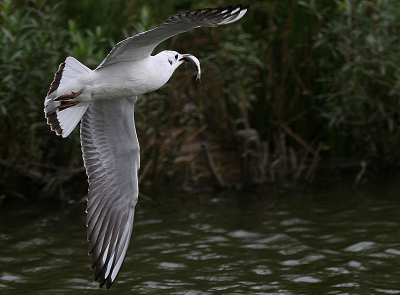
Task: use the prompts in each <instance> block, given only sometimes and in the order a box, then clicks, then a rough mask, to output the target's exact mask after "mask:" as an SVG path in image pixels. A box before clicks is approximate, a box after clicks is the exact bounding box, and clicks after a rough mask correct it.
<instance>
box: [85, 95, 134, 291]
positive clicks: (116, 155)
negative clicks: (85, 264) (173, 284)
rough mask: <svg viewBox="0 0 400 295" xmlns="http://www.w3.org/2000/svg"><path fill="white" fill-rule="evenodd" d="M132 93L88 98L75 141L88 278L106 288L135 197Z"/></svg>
mask: <svg viewBox="0 0 400 295" xmlns="http://www.w3.org/2000/svg"><path fill="white" fill-rule="evenodd" d="M135 101H136V98H134V99H131V98H129V99H125V98H124V99H106V100H97V101H93V102H91V103H90V105H89V107H88V110H87V111H86V113H85V115H84V116H83V118H82V123H81V144H82V154H83V160H84V164H85V167H86V173H87V175H88V182H89V196H88V202H87V209H86V212H87V218H86V226H87V228H88V229H87V239H88V241H89V255H90V254H91V255H92V263H91V268H92V269H93V268H95V274H94V280H95V281H97V280H98V281H99V286H100V287H102V286H103V285H104V284H106V288H107V289H108V288H109V287H110V286H111V285H112V283H113V282H114V280H115V278H116V276H117V274H118V272H119V269H120V268H121V265H122V263H123V261H124V258H125V254H126V251H127V249H128V245H129V242H130V237H131V233H132V227H133V217H134V212H135V205H136V202H137V199H138V192H139V190H138V178H137V173H138V170H139V165H140V164H139V161H140V153H139V142H138V140H137V136H136V130H135V124H134V119H133V107H134V103H135Z"/></svg>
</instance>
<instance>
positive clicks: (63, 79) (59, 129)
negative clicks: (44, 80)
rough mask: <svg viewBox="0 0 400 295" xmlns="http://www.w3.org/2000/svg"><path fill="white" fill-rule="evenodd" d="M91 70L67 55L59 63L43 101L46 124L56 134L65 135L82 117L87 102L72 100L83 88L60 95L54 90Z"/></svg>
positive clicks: (87, 104)
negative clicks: (63, 60)
mask: <svg viewBox="0 0 400 295" xmlns="http://www.w3.org/2000/svg"><path fill="white" fill-rule="evenodd" d="M91 71H92V70H91V69H89V68H88V67H86V66H85V65H84V64H82V63H80V62H79V61H78V60H77V59H75V58H73V57H71V56H68V57H67V58H66V60H65V62H63V63H62V64H60V66H59V68H58V71H57V72H56V74H55V75H54V80H53V82H52V83H51V85H50V90H49V92H48V93H47V96H46V99H45V101H44V113H45V115H46V118H47V124H49V125H50V127H51V130H53V131H55V132H56V133H57V135H61V136H62V137H67V136H68V135H69V134H70V133H71V132H72V130H74V128H75V127H76V125H78V123H79V121H80V120H81V119H82V116H83V115H84V114H85V112H86V109H87V108H88V106H89V103H85V104H82V103H79V102H78V101H73V100H72V99H74V98H76V97H77V96H79V95H80V94H81V93H82V91H83V89H82V90H80V91H77V92H73V91H72V92H70V93H62V94H60V95H59V94H58V93H57V92H55V91H56V90H57V89H58V88H59V87H60V86H62V85H64V84H65V83H67V82H68V81H70V80H72V79H74V78H76V77H78V76H80V75H83V74H87V73H90V72H91ZM51 94H53V95H51ZM54 94H56V95H54ZM50 97H51V98H50Z"/></svg>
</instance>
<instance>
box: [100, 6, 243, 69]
mask: <svg viewBox="0 0 400 295" xmlns="http://www.w3.org/2000/svg"><path fill="white" fill-rule="evenodd" d="M247 9H248V5H246V6H242V5H236V6H228V7H225V8H222V7H221V8H207V9H197V10H193V11H188V12H185V13H181V14H177V15H174V16H171V17H170V18H168V19H167V20H166V21H165V22H163V23H162V24H161V25H160V26H159V27H156V28H154V29H152V30H149V31H146V32H143V33H139V34H136V35H134V36H132V37H129V38H127V39H125V40H123V41H121V42H119V43H117V45H115V47H114V48H113V49H112V50H111V51H110V53H109V54H108V55H107V57H106V58H105V59H104V60H103V62H102V63H101V64H100V65H99V66H98V67H97V69H100V68H104V67H106V66H109V65H112V64H114V63H117V62H126V61H133V60H138V59H141V58H144V57H146V56H149V55H150V54H151V53H152V51H153V50H154V48H155V47H156V46H157V45H158V44H160V43H161V42H162V41H164V40H167V39H168V38H171V37H172V36H175V35H178V34H180V33H183V32H187V31H190V30H192V29H195V28H199V27H217V26H220V25H227V24H231V23H234V22H236V21H238V20H240V19H241V18H242V17H243V16H244V15H245V14H246V12H247Z"/></svg>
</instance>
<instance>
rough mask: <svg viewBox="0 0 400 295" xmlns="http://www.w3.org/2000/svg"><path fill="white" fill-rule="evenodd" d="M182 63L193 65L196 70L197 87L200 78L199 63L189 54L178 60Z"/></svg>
mask: <svg viewBox="0 0 400 295" xmlns="http://www.w3.org/2000/svg"><path fill="white" fill-rule="evenodd" d="M180 61H182V62H190V63H191V64H194V65H195V66H196V68H197V76H196V81H199V85H200V84H201V81H200V77H201V69H200V62H199V60H198V59H197V57H195V56H194V55H191V54H184V55H183V57H182V58H181V59H180Z"/></svg>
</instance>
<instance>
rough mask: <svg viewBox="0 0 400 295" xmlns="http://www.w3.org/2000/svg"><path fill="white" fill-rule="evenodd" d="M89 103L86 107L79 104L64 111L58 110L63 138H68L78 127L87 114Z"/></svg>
mask: <svg viewBox="0 0 400 295" xmlns="http://www.w3.org/2000/svg"><path fill="white" fill-rule="evenodd" d="M88 106H89V103H85V104H84V105H81V104H78V105H76V106H73V107H70V108H68V109H65V110H63V111H58V110H57V119H58V121H59V122H60V127H61V129H62V134H61V135H62V137H64V138H65V137H67V136H68V135H70V134H71V132H72V131H73V130H74V129H75V127H76V125H78V123H79V121H80V120H81V119H82V117H83V115H84V114H85V112H86V110H87V108H88Z"/></svg>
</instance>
